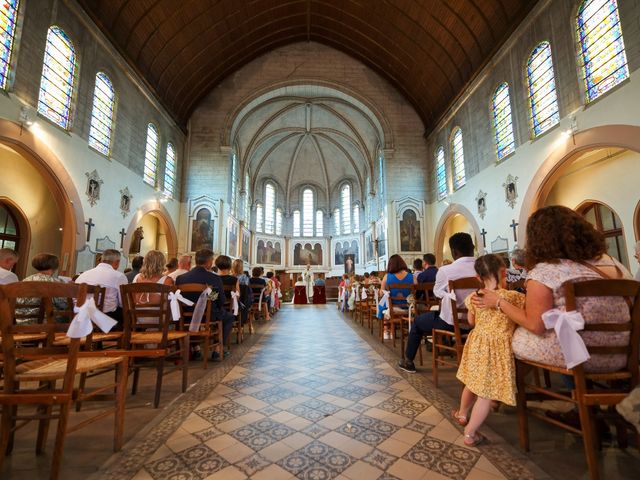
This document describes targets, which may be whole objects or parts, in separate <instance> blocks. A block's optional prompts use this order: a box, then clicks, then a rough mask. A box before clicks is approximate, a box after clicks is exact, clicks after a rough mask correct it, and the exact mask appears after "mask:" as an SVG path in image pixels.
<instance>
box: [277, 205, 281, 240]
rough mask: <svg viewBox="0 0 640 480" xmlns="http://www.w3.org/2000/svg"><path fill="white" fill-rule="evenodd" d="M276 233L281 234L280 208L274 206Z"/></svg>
mask: <svg viewBox="0 0 640 480" xmlns="http://www.w3.org/2000/svg"><path fill="white" fill-rule="evenodd" d="M276 235H282V210H280V209H279V208H276Z"/></svg>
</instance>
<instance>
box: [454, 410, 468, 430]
mask: <svg viewBox="0 0 640 480" xmlns="http://www.w3.org/2000/svg"><path fill="white" fill-rule="evenodd" d="M451 418H453V420H454V421H455V422H456V423H457V424H458V425H460V426H461V427H466V426H467V423H469V420H467V417H465V416H464V415H460V411H459V410H452V411H451Z"/></svg>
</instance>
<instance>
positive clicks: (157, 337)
mask: <svg viewBox="0 0 640 480" xmlns="http://www.w3.org/2000/svg"><path fill="white" fill-rule="evenodd" d="M174 290H175V289H174V287H173V286H170V285H161V284H158V283H132V284H129V285H121V286H120V292H121V294H122V303H123V312H122V313H123V318H124V348H125V349H127V350H130V351H132V352H133V353H132V357H133V359H132V362H131V368H132V370H133V386H132V389H131V393H132V395H135V394H136V392H137V389H138V379H139V376H140V368H141V367H143V366H145V365H144V363H146V362H145V359H146V358H149V355H148V352H145V348H146V347H148V346H150V345H152V346H153V347H152V348H155V349H156V350H159V351H160V354H158V355H157V356H153V357H152V358H153V360H154V363H155V369H156V389H155V396H154V399H153V407H154V408H158V405H160V392H161V391H162V377H163V375H164V374H165V371H164V366H165V365H164V364H165V361H166V360H168V359H171V358H173V359H175V358H176V357H177V358H180V359H181V362H182V363H181V364H180V365H179V366H178V368H179V369H180V370H182V392H185V391H186V390H187V385H188V377H189V332H182V331H179V330H175V329H173V321H172V320H173V319H172V318H171V311H170V307H169V294H170V293H172V292H173V291H174ZM140 296H143V298H144V297H146V298H147V299H149V298H151V296H153V298H154V300H153V301H148V303H139V302H137V299H138V298H140ZM176 325H178V324H177V323H176ZM170 326H171V329H170ZM172 347H174V348H175V350H172ZM136 351H138V352H139V353H140V355H139V356H137V355H136ZM167 373H168V372H167Z"/></svg>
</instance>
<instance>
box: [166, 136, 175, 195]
mask: <svg viewBox="0 0 640 480" xmlns="http://www.w3.org/2000/svg"><path fill="white" fill-rule="evenodd" d="M175 190H176V149H175V147H174V146H173V143H171V142H169V143H167V161H166V163H165V166H164V194H165V195H167V196H169V197H173V194H174V193H175Z"/></svg>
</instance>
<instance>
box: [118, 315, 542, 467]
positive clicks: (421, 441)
mask: <svg viewBox="0 0 640 480" xmlns="http://www.w3.org/2000/svg"><path fill="white" fill-rule="evenodd" d="M348 322H349V321H348V320H345V319H344V318H343V317H342V315H340V314H338V313H337V312H336V309H335V307H333V306H326V307H302V308H295V309H294V308H292V307H288V308H285V309H283V310H282V311H281V312H280V313H279V314H278V316H277V319H276V320H275V321H274V322H273V324H272V325H271V326H270V328H269V329H268V330H267V331H266V333H265V334H264V335H263V337H262V338H261V339H260V340H259V341H258V342H257V343H256V344H255V345H254V346H253V347H251V348H250V349H249V350H248V351H247V353H246V354H245V355H244V357H242V359H241V360H240V361H239V362H238V363H237V364H236V366H235V367H233V368H232V369H231V370H230V371H229V372H228V374H227V375H226V376H225V377H224V378H223V379H222V381H221V382H220V383H217V384H215V386H212V389H210V391H208V392H207V395H203V399H202V400H201V401H199V402H197V403H195V402H194V403H193V405H194V408H192V411H191V412H190V413H189V414H187V415H185V418H184V420H182V422H181V424H179V426H177V428H175V426H174V428H173V433H172V434H171V435H168V436H167V439H166V440H165V441H164V442H163V443H162V445H160V446H159V447H157V446H156V447H157V448H154V449H153V450H150V449H149V448H146V449H145V448H140V450H139V453H138V461H139V462H141V468H140V469H139V470H138V471H137V473H136V472H135V471H134V475H133V478H135V480H143V479H144V480H148V479H154V480H169V479H176V480H177V479H180V480H190V479H209V480H213V479H225V480H233V479H242V478H254V479H269V480H278V479H289V478H301V479H313V480H324V479H334V478H342V479H351V480H369V479H371V480H373V479H381V480H384V479H411V480H418V479H427V480H432V479H433V480H435V479H454V480H458V479H460V480H462V479H469V480H474V479H484V480H495V479H502V478H534V476H533V474H531V472H529V471H528V470H526V468H524V467H522V466H519V470H518V469H516V470H517V473H514V471H513V469H511V470H510V467H509V465H510V464H511V465H513V464H516V463H518V461H517V460H514V459H511V458H508V454H506V453H504V452H501V453H500V454H499V455H498V456H497V457H496V455H495V454H494V455H493V456H491V455H490V456H491V457H492V458H499V459H500V461H498V462H495V461H493V462H492V461H490V460H489V459H488V458H487V456H486V455H485V454H484V453H483V452H482V451H481V450H478V449H475V448H467V447H465V446H464V445H463V443H462V435H461V431H460V430H459V429H458V428H457V427H456V426H454V425H453V424H452V423H451V422H449V420H448V419H447V418H446V416H443V414H442V411H444V408H443V405H442V404H441V405H437V404H436V403H437V402H436V401H435V400H434V399H431V400H432V401H429V400H428V399H427V398H426V397H425V395H424V394H421V393H419V391H418V390H417V389H416V388H414V386H413V385H412V384H410V383H409V382H408V381H407V380H406V379H405V378H404V377H403V376H402V375H401V374H400V373H398V372H397V371H396V369H395V368H394V366H392V364H390V362H389V361H387V360H389V359H387V360H385V358H383V356H382V355H383V354H381V352H380V351H377V350H379V349H378V348H374V345H373V344H370V343H368V342H367V341H365V340H363V338H361V337H360V336H359V335H358V333H357V332H356V331H355V330H354V329H352V328H351V327H350V325H349V323H348ZM392 358H393V357H392ZM411 380H413V379H411ZM445 408H448V407H445ZM140 457H142V459H140ZM503 460H504V461H503ZM505 465H506V467H505ZM105 473H106V472H105ZM111 477H112V478H118V476H117V475H112V476H111ZM119 478H125V477H123V476H119Z"/></svg>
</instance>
